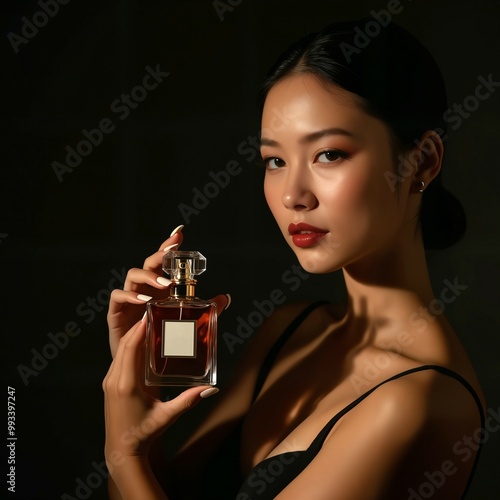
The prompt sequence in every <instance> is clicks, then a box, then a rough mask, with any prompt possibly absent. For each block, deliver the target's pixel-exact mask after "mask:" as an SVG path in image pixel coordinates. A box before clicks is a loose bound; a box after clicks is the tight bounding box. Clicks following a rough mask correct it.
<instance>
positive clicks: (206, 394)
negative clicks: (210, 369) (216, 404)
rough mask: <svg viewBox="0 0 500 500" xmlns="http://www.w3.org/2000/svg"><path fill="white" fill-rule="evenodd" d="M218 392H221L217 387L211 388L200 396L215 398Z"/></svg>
mask: <svg viewBox="0 0 500 500" xmlns="http://www.w3.org/2000/svg"><path fill="white" fill-rule="evenodd" d="M218 392H219V389H218V388H217V387H210V389H205V390H204V391H203V392H202V393H201V394H200V398H208V397H210V396H213V395H214V394H217V393H218Z"/></svg>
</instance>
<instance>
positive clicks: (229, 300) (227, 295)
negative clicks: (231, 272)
mask: <svg viewBox="0 0 500 500" xmlns="http://www.w3.org/2000/svg"><path fill="white" fill-rule="evenodd" d="M226 297H227V304H226V307H224V311H225V310H226V309H227V308H228V307H229V306H230V305H231V295H229V294H228V293H226Z"/></svg>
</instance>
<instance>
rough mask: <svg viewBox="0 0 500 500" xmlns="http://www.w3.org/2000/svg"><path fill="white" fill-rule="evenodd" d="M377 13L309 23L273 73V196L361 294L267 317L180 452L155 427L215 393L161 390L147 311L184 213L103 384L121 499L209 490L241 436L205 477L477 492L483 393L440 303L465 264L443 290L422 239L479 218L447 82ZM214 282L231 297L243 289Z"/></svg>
mask: <svg viewBox="0 0 500 500" xmlns="http://www.w3.org/2000/svg"><path fill="white" fill-rule="evenodd" d="M374 22H375V21H374V20H373V19H365V20H361V21H356V22H352V23H336V24H334V25H331V26H329V27H328V28H326V29H325V30H324V31H323V32H322V33H319V34H315V35H311V36H308V37H306V38H305V39H302V40H300V41H299V42H298V43H297V44H295V45H294V46H292V47H291V48H290V49H289V50H288V51H287V52H286V53H285V54H284V55H283V56H282V57H281V58H280V59H279V60H278V62H277V63H276V66H275V67H274V68H273V69H272V70H271V72H270V74H269V76H268V78H267V80H266V81H265V83H264V86H263V90H264V92H263V94H264V101H263V111H262V134H261V154H262V158H263V162H264V165H265V183H264V190H265V195H266V200H267V202H268V204H269V207H270V209H271V211H272V213H273V215H274V217H275V219H276V221H277V223H278V226H279V227H280V229H281V231H282V233H283V235H284V237H285V240H286V241H287V243H288V244H289V245H290V246H291V247H292V249H293V250H294V252H295V253H296V255H297V258H298V260H299V262H300V264H301V266H302V267H303V268H304V269H305V270H306V271H308V272H313V273H330V272H333V271H336V270H338V269H342V272H343V275H344V279H345V283H346V290H347V303H346V304H344V305H331V304H328V303H325V302H318V303H314V304H289V305H285V306H283V307H282V308H281V309H279V310H278V311H276V312H275V313H274V314H273V315H272V316H271V317H270V318H268V320H267V321H266V323H265V324H264V325H263V326H262V328H261V329H260V331H259V332H258V333H257V334H255V335H254V338H253V339H252V342H251V345H249V347H248V349H247V352H246V354H245V356H244V358H243V360H242V362H241V363H240V364H239V366H238V370H237V372H236V373H235V374H234V376H233V378H232V382H231V384H230V385H229V386H228V387H226V388H224V390H223V391H222V393H221V394H220V395H219V396H218V398H220V399H219V401H218V403H217V404H216V405H215V406H214V409H213V411H212V412H211V413H210V415H209V417H208V418H207V419H206V420H205V421H204V422H203V424H202V425H201V426H200V428H199V429H197V431H196V432H195V433H193V435H192V436H190V438H189V440H188V442H187V443H185V444H184V445H183V447H182V448H181V449H180V450H179V452H178V454H177V456H176V459H175V460H174V462H173V463H172V464H170V465H169V466H168V467H167V466H166V465H165V464H162V461H161V456H160V454H159V453H157V448H158V446H155V445H154V443H157V442H158V441H157V438H158V436H159V435H160V434H161V433H162V432H163V431H164V430H165V429H167V428H169V427H170V426H173V428H175V425H176V424H174V421H175V420H176V419H177V418H178V417H179V416H180V414H181V413H183V412H184V411H186V410H187V409H188V408H191V407H193V406H194V405H195V404H197V403H198V402H199V401H200V400H201V399H203V398H204V397H206V396H209V395H212V394H215V393H216V392H217V389H216V388H209V389H206V387H205V388H204V387H196V388H191V389H188V390H187V391H185V392H183V393H182V394H181V395H180V396H179V397H177V398H176V399H173V400H172V401H168V402H160V401H159V400H157V399H155V397H154V394H153V393H152V392H150V391H149V389H146V388H145V387H144V385H143V371H142V368H141V367H140V364H141V363H140V360H141V359H142V358H141V346H142V345H143V341H144V336H145V323H144V321H143V320H139V318H140V316H141V315H142V313H143V311H144V300H148V298H149V297H155V298H157V297H161V296H164V295H165V292H166V290H167V288H168V283H166V282H165V281H163V280H162V279H161V278H160V273H161V257H162V255H163V251H162V250H163V249H164V248H166V247H171V246H172V245H180V244H181V242H182V232H181V231H179V230H177V231H174V234H172V235H171V237H170V238H168V239H167V240H166V241H165V242H164V243H163V244H162V246H161V247H160V251H158V252H156V253H155V254H153V255H152V256H150V257H149V258H148V259H146V261H145V264H144V268H143V269H140V270H139V269H132V270H131V271H130V272H129V273H128V276H127V280H126V283H125V286H124V290H123V291H114V292H113V295H112V301H111V304H110V310H109V315H108V320H109V325H110V342H111V350H112V353H113V356H114V360H113V363H112V364H111V367H110V369H109V372H108V374H107V376H106V378H105V380H104V382H103V387H104V391H105V396H106V431H107V437H106V459H107V462H108V465H109V468H110V475H111V478H112V479H111V481H110V491H111V496H112V498H124V499H125V498H141V499H148V498H155V499H156V498H174V499H176V498H203V496H204V493H203V491H204V484H203V481H202V479H201V478H202V477H203V476H202V474H203V472H202V471H204V470H206V467H207V465H209V464H210V463H213V462H212V461H213V460H214V458H213V457H214V456H216V455H217V450H219V449H220V447H221V446H223V443H226V444H227V442H228V441H232V442H237V443H238V454H239V457H238V461H239V464H238V465H239V469H240V471H241V478H240V477H238V475H237V473H230V472H229V471H228V470H227V469H224V470H220V469H219V470H218V474H217V471H215V472H211V473H210V474H209V476H208V477H212V478H213V477H214V476H215V481H217V482H218V484H219V485H221V488H222V485H225V484H228V483H230V482H231V479H233V480H234V479H236V481H239V482H240V483H242V484H241V489H240V490H239V493H236V492H237V491H238V489H237V488H236V490H235V492H234V495H233V497H232V498H235V497H236V498H238V499H239V500H243V499H249V498H266V499H267V498H279V499H280V500H286V499H297V498H307V499H308V500H314V499H342V500H346V499H353V500H354V499H355V500H359V499H375V498H384V499H393V498H394V499H400V498H413V499H418V498H430V497H431V496H432V498H445V499H455V498H461V497H462V496H463V495H464V494H465V492H466V490H467V488H468V486H469V483H470V478H471V477H472V473H473V470H474V468H475V464H476V462H477V457H478V453H479V448H480V435H481V432H480V429H481V428H482V427H483V426H484V423H483V422H484V417H483V407H484V401H483V399H482V395H481V389H480V385H479V383H478V381H477V378H476V376H475V374H474V370H473V367H472V366H471V363H470V361H469V359H468V358H467V355H466V353H465V352H464V349H463V347H462V346H461V344H460V341H459V340H458V338H457V337H456V335H455V333H454V331H453V328H452V327H451V325H450V324H449V323H448V321H447V320H446V318H445V316H444V315H443V314H442V312H443V310H442V304H444V303H449V302H451V301H453V300H455V299H456V298H457V295H458V294H459V293H460V284H459V282H458V281H457V279H456V278H455V281H453V277H450V278H451V279H450V280H449V281H448V282H447V286H446V287H445V288H443V290H439V291H438V294H437V297H439V298H440V300H441V302H440V301H438V300H437V299H436V298H435V296H434V293H433V291H432V289H431V284H430V279H429V275H428V270H427V265H426V259H425V248H436V247H445V246H448V245H450V244H452V243H454V242H455V241H456V240H457V239H458V238H459V237H460V236H461V235H462V233H463V229H464V219H463V213H462V212H461V209H460V206H459V204H458V202H456V200H455V199H454V198H453V197H452V196H451V195H450V194H449V193H448V192H447V191H445V190H444V188H443V187H442V186H441V183H440V169H441V163H442V159H443V150H444V148H443V140H444V139H445V138H446V135H445V131H446V122H445V120H444V118H443V117H444V116H446V115H445V112H446V108H447V105H446V96H445V90H444V85H443V82H442V78H441V75H440V73H439V70H438V68H437V67H436V65H435V63H434V61H433V59H432V57H431V56H430V55H429V54H428V53H427V51H426V50H425V49H424V48H423V47H422V46H421V45H420V44H419V43H418V42H417V41H416V40H414V38H413V37H412V36H411V35H409V34H408V33H407V32H406V31H404V30H403V29H401V28H399V27H397V26H395V25H394V24H389V25H388V26H386V27H382V26H379V30H378V34H377V35H376V36H371V35H369V33H373V32H374V31H373V29H372V30H370V28H369V24H368V23H372V26H373V23H374ZM360 33H361V34H364V37H365V38H364V40H365V42H364V46H363V47H362V48H361V47H358V46H357V45H356V39H357V40H359V39H360V36H361V35H360ZM356 37H357V38H356ZM366 40H368V43H366ZM277 117H279V118H277ZM215 300H216V301H217V303H218V306H219V312H222V311H223V309H224V308H225V307H227V305H228V302H229V298H228V297H227V296H223V295H221V296H218V297H216V299H215ZM440 304H441V306H440ZM297 313H298V314H297ZM138 320H139V321H138ZM169 431H170V429H169ZM466 438H468V439H466ZM464 443H469V447H468V448H467V447H466V446H465V444H464ZM153 470H154V471H155V472H153ZM205 477H207V476H205ZM245 478H246V479H245ZM162 482H164V484H163V486H161V485H160V483H162ZM214 498H215V497H214ZM217 498H226V497H225V496H224V494H222V490H221V493H220V495H219V496H218V497H217Z"/></svg>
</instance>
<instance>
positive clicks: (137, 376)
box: [117, 320, 146, 396]
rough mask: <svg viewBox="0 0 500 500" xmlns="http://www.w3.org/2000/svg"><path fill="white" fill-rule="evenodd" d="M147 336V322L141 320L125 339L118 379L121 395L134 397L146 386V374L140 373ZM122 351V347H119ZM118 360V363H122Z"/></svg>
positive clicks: (118, 389) (118, 388) (123, 340)
mask: <svg viewBox="0 0 500 500" xmlns="http://www.w3.org/2000/svg"><path fill="white" fill-rule="evenodd" d="M145 336H146V321H145V320H141V321H139V323H137V324H136V325H135V327H134V329H133V331H132V332H131V334H130V336H128V335H126V336H124V337H123V339H122V341H121V342H120V344H122V348H121V352H120V356H119V355H118V353H117V358H118V357H120V359H121V366H120V377H119V379H118V386H117V391H118V394H119V395H122V396H123V395H127V396H130V395H132V394H133V393H134V392H135V391H136V390H137V389H138V388H142V386H143V385H144V372H143V371H142V372H141V373H139V371H140V370H139V369H138V368H139V367H140V366H142V363H140V359H139V355H140V354H141V348H142V346H143V344H144V337H145ZM118 350H119V351H120V347H118ZM120 359H119V360H118V362H119V361H120Z"/></svg>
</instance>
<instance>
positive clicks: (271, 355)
mask: <svg viewBox="0 0 500 500" xmlns="http://www.w3.org/2000/svg"><path fill="white" fill-rule="evenodd" d="M325 304H328V302H327V301H318V302H313V303H312V304H309V305H308V306H307V307H306V308H305V309H304V310H303V311H302V312H301V313H300V314H299V315H298V316H296V317H295V318H294V319H293V321H292V322H291V323H290V324H289V325H288V326H287V327H286V328H285V330H284V331H283V333H282V334H281V335H280V337H279V338H278V340H277V341H276V342H275V344H274V345H273V346H272V348H271V350H270V351H269V352H268V353H267V356H266V357H265V358H264V361H263V363H262V365H261V367H260V371H259V374H258V376H257V382H256V383H255V389H254V392H253V397H252V402H253V401H255V400H256V399H257V396H258V395H259V393H260V391H261V389H262V386H263V385H264V382H265V381H266V378H267V376H268V375H269V372H270V371H271V368H272V366H273V363H274V361H275V360H276V357H277V356H278V354H279V352H280V350H281V348H282V347H283V345H284V344H285V343H286V341H287V340H288V339H289V338H290V337H291V336H292V334H293V332H295V330H296V329H297V328H298V327H299V325H300V324H301V323H302V322H303V321H304V320H305V319H306V318H307V316H309V314H310V313H311V312H312V311H314V309H316V308H318V307H320V306H322V305H325Z"/></svg>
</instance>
